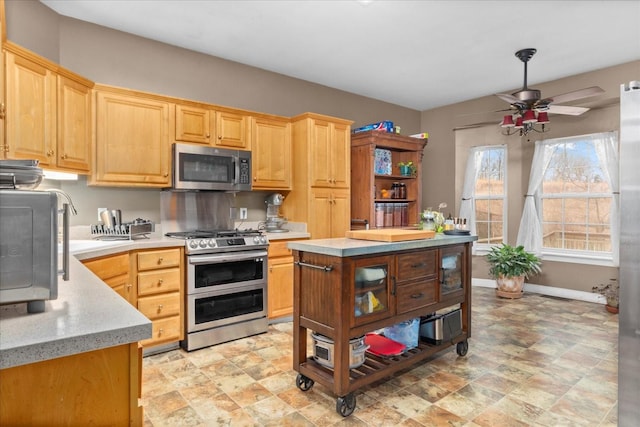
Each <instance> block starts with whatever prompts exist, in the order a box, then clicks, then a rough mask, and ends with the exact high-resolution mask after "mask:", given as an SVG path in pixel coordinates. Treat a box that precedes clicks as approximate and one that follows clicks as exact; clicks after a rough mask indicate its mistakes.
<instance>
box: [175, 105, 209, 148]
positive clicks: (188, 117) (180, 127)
mask: <svg viewBox="0 0 640 427" xmlns="http://www.w3.org/2000/svg"><path fill="white" fill-rule="evenodd" d="M213 116H215V112H213V111H211V110H208V109H205V108H197V107H192V106H186V105H180V104H177V105H176V141H185V142H195V143H198V144H206V145H208V144H209V143H210V142H211V133H212V128H213V125H214V123H213V121H212V118H213Z"/></svg>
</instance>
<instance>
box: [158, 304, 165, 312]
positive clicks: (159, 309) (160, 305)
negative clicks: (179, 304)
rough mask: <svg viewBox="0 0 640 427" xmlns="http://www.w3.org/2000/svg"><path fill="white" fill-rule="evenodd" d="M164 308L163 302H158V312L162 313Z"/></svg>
mask: <svg viewBox="0 0 640 427" xmlns="http://www.w3.org/2000/svg"><path fill="white" fill-rule="evenodd" d="M163 308H164V306H163V305H162V304H158V313H160V312H161V311H162V309H163Z"/></svg>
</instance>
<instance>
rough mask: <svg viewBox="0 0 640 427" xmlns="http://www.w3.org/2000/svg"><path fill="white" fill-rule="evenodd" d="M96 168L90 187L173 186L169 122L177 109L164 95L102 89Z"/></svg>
mask: <svg viewBox="0 0 640 427" xmlns="http://www.w3.org/2000/svg"><path fill="white" fill-rule="evenodd" d="M95 102H96V136H95V138H96V140H95V166H94V168H93V169H94V170H93V173H92V175H91V179H90V181H89V184H91V185H106V186H137V187H167V186H169V182H170V178H171V177H170V170H171V169H170V163H171V141H172V138H171V137H170V132H169V118H170V114H171V112H173V108H174V104H173V103H171V102H169V100H167V99H164V98H162V97H160V96H153V95H151V94H145V93H141V92H135V91H130V90H126V89H117V88H111V87H108V86H102V85H99V86H98V85H97V86H96V99H95Z"/></svg>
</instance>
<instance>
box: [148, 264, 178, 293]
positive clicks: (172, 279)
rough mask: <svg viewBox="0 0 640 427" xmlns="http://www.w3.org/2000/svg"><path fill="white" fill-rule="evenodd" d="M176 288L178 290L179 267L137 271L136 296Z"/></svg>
mask: <svg viewBox="0 0 640 427" xmlns="http://www.w3.org/2000/svg"><path fill="white" fill-rule="evenodd" d="M178 290H180V269H179V268H170V269H166V270H158V271H144V272H142V273H138V296H143V295H153V294H159V293H163V292H172V291H178Z"/></svg>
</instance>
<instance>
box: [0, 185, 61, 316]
mask: <svg viewBox="0 0 640 427" xmlns="http://www.w3.org/2000/svg"><path fill="white" fill-rule="evenodd" d="M64 215H66V213H65V214H64ZM63 220H64V223H65V227H66V226H67V222H68V220H67V218H66V217H65V218H63ZM65 234H66V236H65V240H66V239H67V238H68V234H67V231H66V230H65ZM0 236H2V237H0V304H10V303H22V302H26V303H27V311H28V312H29V313H38V312H42V311H44V310H45V303H44V302H45V300H53V299H56V298H57V297H58V196H57V194H56V193H55V192H49V191H22V190H0ZM65 251H67V252H65V253H64V254H63V255H64V263H65V264H66V265H65V275H66V272H67V271H68V258H67V257H68V245H65ZM63 279H65V280H66V278H65V277H63Z"/></svg>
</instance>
